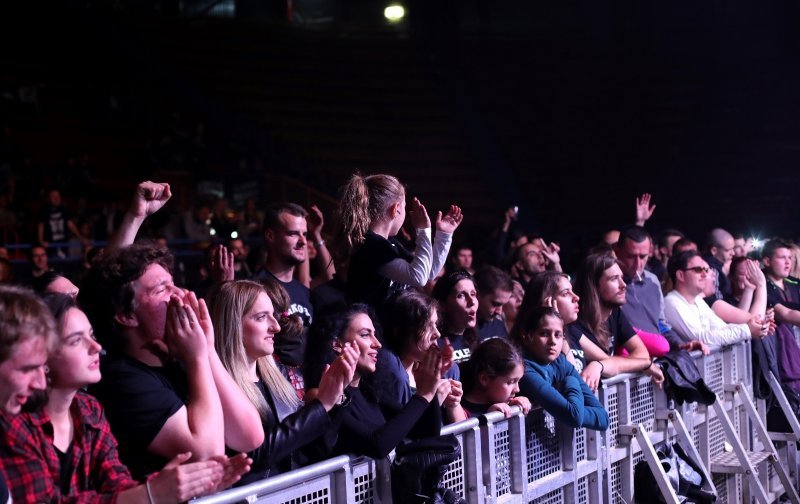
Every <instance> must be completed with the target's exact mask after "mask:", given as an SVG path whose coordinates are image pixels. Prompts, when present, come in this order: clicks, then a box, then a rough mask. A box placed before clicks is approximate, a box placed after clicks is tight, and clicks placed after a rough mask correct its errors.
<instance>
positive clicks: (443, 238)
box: [426, 231, 453, 283]
mask: <svg viewBox="0 0 800 504" xmlns="http://www.w3.org/2000/svg"><path fill="white" fill-rule="evenodd" d="M452 243H453V233H445V232H444V231H436V236H434V237H433V266H432V267H431V274H430V275H429V276H428V281H431V280H433V279H434V278H436V275H438V274H439V272H440V271H441V270H442V268H444V265H445V262H447V254H449V253H450V245H451V244H452ZM426 283H427V282H426Z"/></svg>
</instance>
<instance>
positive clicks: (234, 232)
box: [231, 231, 239, 240]
mask: <svg viewBox="0 0 800 504" xmlns="http://www.w3.org/2000/svg"><path fill="white" fill-rule="evenodd" d="M237 238H239V232H238V231H231V240H235V239H237Z"/></svg>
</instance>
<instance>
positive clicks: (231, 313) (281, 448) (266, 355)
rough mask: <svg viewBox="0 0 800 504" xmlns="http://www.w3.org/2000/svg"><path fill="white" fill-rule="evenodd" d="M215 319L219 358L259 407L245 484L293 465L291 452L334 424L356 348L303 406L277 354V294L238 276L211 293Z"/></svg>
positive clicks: (330, 371)
mask: <svg viewBox="0 0 800 504" xmlns="http://www.w3.org/2000/svg"><path fill="white" fill-rule="evenodd" d="M211 319H212V321H213V324H214V331H215V334H217V335H218V336H217V338H216V341H215V345H216V347H217V352H218V353H219V356H220V359H221V360H222V363H223V365H224V366H225V368H226V369H227V370H228V372H229V373H230V374H231V376H232V377H233V379H234V381H235V382H236V383H237V384H238V385H239V387H241V389H242V390H243V391H244V393H245V395H246V396H247V397H248V398H249V399H250V401H251V402H252V403H253V404H254V405H255V407H256V409H258V412H259V414H260V415H261V421H262V423H263V425H264V434H265V439H264V443H263V444H262V445H261V446H260V447H258V448H256V449H255V450H254V451H252V452H250V454H249V455H250V457H251V458H252V459H253V465H252V468H251V471H250V473H249V474H248V475H247V476H246V477H245V478H243V479H242V481H241V482H240V484H246V483H249V482H252V481H256V480H259V479H263V478H265V477H267V476H272V475H275V474H277V473H280V472H283V471H286V470H290V469H291V468H292V466H293V465H296V463H297V459H293V457H292V455H293V454H294V452H296V451H297V450H298V449H300V448H302V447H303V446H305V445H306V444H308V443H310V442H311V441H314V440H315V439H316V438H318V437H319V436H320V435H321V434H322V433H324V432H325V431H327V430H328V429H329V425H330V417H329V415H328V412H330V411H331V409H332V408H333V407H334V406H335V405H336V404H338V402H339V401H340V398H341V397H342V394H343V391H344V387H346V386H347V385H348V384H349V383H350V382H351V381H352V379H353V373H354V372H355V365H356V361H357V359H358V354H357V352H356V351H355V350H354V349H353V348H352V347H351V346H350V345H348V346H347V347H346V348H345V349H344V351H343V352H342V358H340V359H337V360H336V361H335V362H334V363H333V364H331V366H330V368H328V369H327V371H326V372H325V373H324V374H323V376H322V380H321V382H320V385H319V394H318V395H317V397H316V399H315V400H313V401H309V402H308V403H306V404H305V405H302V406H301V402H300V400H299V398H298V397H297V394H296V391H295V389H294V387H293V386H292V384H291V383H289V382H288V381H287V380H286V378H284V376H283V374H281V372H280V370H279V369H278V367H277V365H276V364H275V361H274V360H273V358H272V354H273V352H274V350H275V335H276V334H277V333H278V332H279V331H280V330H281V327H280V324H279V323H278V321H277V320H276V318H275V310H274V308H273V304H272V300H271V299H270V298H269V296H268V295H267V291H266V290H265V289H264V287H263V286H262V285H261V284H258V283H256V282H251V281H249V280H239V281H235V282H228V283H225V284H222V286H220V288H219V290H218V291H217V292H216V294H215V295H214V296H213V298H212V302H211Z"/></svg>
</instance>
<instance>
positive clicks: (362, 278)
mask: <svg viewBox="0 0 800 504" xmlns="http://www.w3.org/2000/svg"><path fill="white" fill-rule="evenodd" d="M398 258H400V259H403V260H406V261H409V262H410V261H411V260H412V259H413V258H414V256H413V255H412V254H411V253H409V252H408V251H407V250H406V249H405V248H404V247H403V246H402V245H401V244H400V243H399V242H398V241H397V240H396V239H394V238H389V239H388V240H387V239H386V238H384V237H382V236H380V235H377V234H375V233H373V232H372V231H367V235H366V236H365V237H364V243H363V244H362V245H361V247H359V248H358V250H356V251H355V252H354V253H353V255H352V257H351V258H350V269H349V270H348V272H347V296H348V297H349V298H350V300H351V301H352V302H355V303H367V304H369V305H371V306H373V307H374V308H376V309H380V308H381V307H382V306H383V303H384V302H385V301H386V300H387V299H388V298H389V296H391V295H392V294H394V293H395V292H397V291H400V290H404V289H407V288H408V285H405V284H401V283H397V282H395V281H393V280H390V279H389V278H386V277H385V276H383V275H381V274H380V273H379V272H378V270H380V269H381V267H382V266H383V265H384V264H386V263H389V262H391V261H393V260H395V259H398Z"/></svg>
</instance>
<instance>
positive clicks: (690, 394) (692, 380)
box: [656, 350, 717, 405]
mask: <svg viewBox="0 0 800 504" xmlns="http://www.w3.org/2000/svg"><path fill="white" fill-rule="evenodd" d="M656 362H657V363H658V365H659V366H661V369H662V370H663V371H664V378H665V385H664V389H665V392H666V393H667V396H668V397H669V398H671V399H674V400H675V401H677V402H678V404H683V403H684V402H695V401H697V402H699V403H701V404H705V405H711V404H714V401H716V400H717V396H716V394H714V392H713V391H712V390H711V389H709V388H708V386H707V385H706V383H705V382H704V381H703V378H701V377H700V371H698V369H697V366H696V365H695V364H694V359H692V356H691V355H689V352H687V351H686V350H673V351H671V352H670V353H668V354H667V355H665V356H663V357H660V358H659V359H657V360H656Z"/></svg>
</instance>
